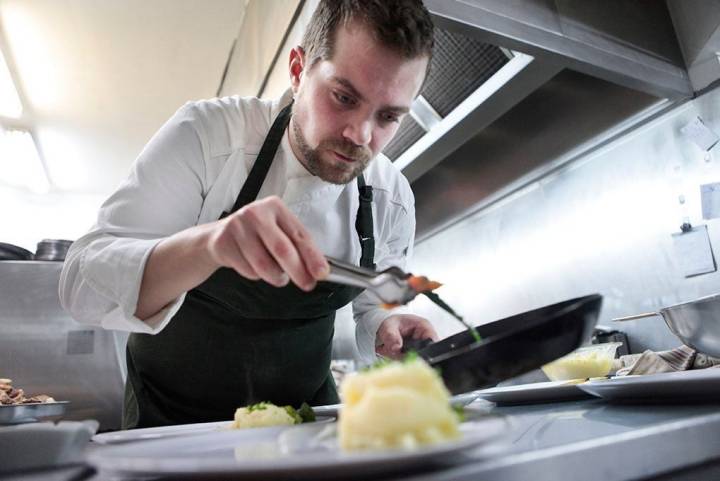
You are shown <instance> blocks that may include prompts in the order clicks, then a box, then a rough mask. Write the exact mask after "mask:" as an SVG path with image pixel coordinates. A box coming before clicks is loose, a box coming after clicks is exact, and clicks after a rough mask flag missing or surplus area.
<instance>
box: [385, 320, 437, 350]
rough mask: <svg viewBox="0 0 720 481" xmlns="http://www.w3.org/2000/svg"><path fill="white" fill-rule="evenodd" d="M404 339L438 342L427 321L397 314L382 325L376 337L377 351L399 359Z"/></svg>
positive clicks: (433, 330) (435, 333)
mask: <svg viewBox="0 0 720 481" xmlns="http://www.w3.org/2000/svg"><path fill="white" fill-rule="evenodd" d="M403 338H411V339H432V340H433V341H437V340H438V335H437V332H435V329H434V328H433V327H432V325H431V324H430V322H429V321H428V320H427V319H423V318H422V317H419V316H414V315H412V314H397V315H394V316H390V317H388V318H387V319H385V320H384V321H383V322H382V324H380V327H379V328H378V331H377V335H376V337H375V351H376V352H377V353H378V354H380V355H382V356H385V357H390V358H392V359H398V358H400V357H401V356H402V346H403Z"/></svg>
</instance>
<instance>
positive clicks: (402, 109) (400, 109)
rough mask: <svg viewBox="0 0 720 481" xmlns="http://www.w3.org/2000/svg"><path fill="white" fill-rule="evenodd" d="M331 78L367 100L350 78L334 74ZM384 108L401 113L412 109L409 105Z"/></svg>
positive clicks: (361, 98)
mask: <svg viewBox="0 0 720 481" xmlns="http://www.w3.org/2000/svg"><path fill="white" fill-rule="evenodd" d="M331 80H332V81H334V82H336V83H339V84H340V85H342V86H343V87H344V88H345V89H346V90H348V91H349V92H350V94H351V95H352V96H353V97H357V98H358V99H360V100H365V97H363V96H362V94H361V93H360V92H358V90H357V89H356V88H355V86H354V85H353V84H352V83H351V82H350V81H349V80H348V79H345V78H342V77H336V76H333V77H331ZM382 110H390V111H393V112H396V113H399V114H406V113H408V112H409V111H410V109H409V108H408V107H400V106H395V105H387V106H384V107H383V108H382Z"/></svg>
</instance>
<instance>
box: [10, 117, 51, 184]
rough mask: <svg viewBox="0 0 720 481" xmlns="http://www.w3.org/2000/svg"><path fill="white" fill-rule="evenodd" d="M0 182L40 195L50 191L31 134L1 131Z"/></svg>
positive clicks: (20, 131)
mask: <svg viewBox="0 0 720 481" xmlns="http://www.w3.org/2000/svg"><path fill="white" fill-rule="evenodd" d="M0 182H1V183H3V184H8V185H12V186H16V187H24V188H27V189H30V190H31V191H33V192H36V193H38V194H42V193H46V192H47V191H48V190H49V189H50V182H49V181H48V178H47V175H46V174H45V168H44V167H43V165H42V161H41V160H40V155H39V154H38V151H37V148H36V146H35V142H34V140H33V138H32V135H30V133H29V132H26V131H23V130H2V129H0Z"/></svg>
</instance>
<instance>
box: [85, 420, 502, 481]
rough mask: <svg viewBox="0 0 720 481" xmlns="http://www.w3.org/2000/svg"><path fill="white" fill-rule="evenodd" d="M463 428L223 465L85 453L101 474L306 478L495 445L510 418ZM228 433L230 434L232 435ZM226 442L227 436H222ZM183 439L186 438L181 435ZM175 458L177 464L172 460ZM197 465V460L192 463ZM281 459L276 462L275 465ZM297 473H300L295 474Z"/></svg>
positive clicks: (200, 436) (108, 447)
mask: <svg viewBox="0 0 720 481" xmlns="http://www.w3.org/2000/svg"><path fill="white" fill-rule="evenodd" d="M491 422H492V423H493V426H494V427H493V428H492V429H490V430H488V429H487V427H488V426H487V425H488V424H489V423H491ZM469 426H475V428H474V429H473V431H472V433H473V434H475V435H474V436H467V437H464V438H461V439H459V440H452V441H448V442H443V443H438V444H433V445H429V446H421V447H419V448H417V449H412V450H383V451H360V452H352V453H344V452H342V451H337V452H333V453H332V454H331V455H330V457H329V456H328V452H325V451H318V452H313V453H298V454H297V455H294V456H290V457H279V458H273V459H264V460H257V461H254V462H251V463H242V464H240V463H237V462H234V463H231V462H229V461H224V462H220V463H218V462H217V461H213V462H210V461H207V460H206V461H205V464H203V462H202V457H198V456H194V457H190V458H188V457H185V458H180V455H178V457H167V456H148V457H145V458H143V457H142V456H141V457H138V456H128V455H124V456H123V455H118V454H115V453H112V451H120V452H121V454H122V450H127V449H128V448H130V445H129V444H127V443H123V444H114V445H106V446H103V447H102V448H99V449H97V450H95V451H93V452H91V453H88V457H87V460H88V462H89V463H90V464H92V465H94V466H95V467H97V468H98V469H100V470H101V472H102V471H109V472H113V473H122V474H135V475H140V474H147V475H189V474H213V475H215V474H234V475H236V476H264V475H280V474H284V473H286V472H292V473H294V474H296V475H298V476H302V475H303V474H306V475H311V474H315V473H317V472H319V471H323V470H326V469H337V470H348V469H353V468H356V469H357V468H366V470H367V471H381V470H382V468H380V467H378V466H377V465H378V464H379V463H380V464H383V465H388V464H389V465H390V466H391V467H397V466H403V465H408V464H413V463H416V462H417V460H426V461H427V462H429V461H431V460H436V459H438V458H442V457H443V456H448V455H453V454H459V453H462V452H463V451H466V450H468V449H472V448H477V447H480V446H483V445H486V444H488V443H492V442H495V441H500V440H502V439H503V438H505V436H506V435H507V433H508V432H509V431H510V429H509V427H510V426H511V422H510V420H509V419H508V418H507V417H506V416H503V415H497V414H489V415H486V416H483V417H482V418H479V419H476V420H472V421H467V422H465V423H463V424H462V425H461V427H465V429H466V430H467V429H468V427H469ZM274 428H276V429H278V433H277V435H279V434H280V433H282V431H284V430H285V429H292V426H290V427H277V426H276V427H274ZM236 433H237V431H236V432H234V434H236ZM215 435H217V433H204V434H198V435H197V440H198V441H201V440H202V439H204V437H206V436H215ZM228 437H229V439H228V441H230V440H231V439H230V438H232V436H228ZM186 439H187V437H186ZM169 440H170V439H169V438H168V439H164V440H163V439H157V440H149V441H145V442H144V445H145V446H149V445H150V443H153V445H159V443H162V442H164V441H169ZM178 460H179V461H180V462H178ZM198 461H200V462H198ZM280 461H281V462H280ZM298 470H301V471H302V472H298Z"/></svg>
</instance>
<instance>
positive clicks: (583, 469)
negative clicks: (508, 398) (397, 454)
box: [7, 400, 720, 481]
mask: <svg viewBox="0 0 720 481" xmlns="http://www.w3.org/2000/svg"><path fill="white" fill-rule="evenodd" d="M472 406H473V408H475V409H479V410H482V411H487V412H492V413H495V414H501V415H505V416H507V417H508V419H509V420H510V423H511V429H510V431H509V432H508V435H507V443H506V444H504V445H502V446H500V447H495V448H493V451H494V452H492V453H491V454H490V453H489V452H488V451H487V448H485V450H483V448H481V449H479V450H477V451H473V452H469V453H467V454H466V455H464V456H463V458H461V459H455V460H453V461H452V462H451V461H448V464H447V465H445V466H437V467H435V468H433V469H431V470H428V469H425V470H423V471H422V472H415V473H405V474H404V475H402V476H392V477H387V478H383V479H387V480H388V481H389V480H396V481H430V480H432V481H446V480H478V479H483V480H503V481H506V480H528V479H532V480H533V481H544V480H548V481H549V480H552V481H557V480H560V479H562V480H565V479H567V480H571V479H582V480H583V481H615V480H629V479H656V480H665V479H673V480H676V479H688V480H690V479H692V480H693V481H698V480H704V479H708V480H710V479H719V476H720V403H710V404H695V405H683V404H667V405H611V404H608V403H606V402H604V401H596V400H590V401H577V402H566V403H553V404H545V405H532V406H517V407H493V406H492V405H489V404H483V403H474V404H473V405H472ZM7 479H12V480H15V481H35V480H40V479H54V480H58V481H69V480H70V479H72V480H74V481H80V480H84V481H98V480H100V479H107V476H106V475H103V474H97V473H96V474H93V473H92V471H87V470H83V468H82V467H77V468H73V469H65V470H56V471H53V472H43V473H37V474H33V475H24V476H15V477H9V478H7ZM113 479H116V480H118V481H121V478H113ZM195 479H198V478H195ZM333 479H337V478H336V477H335V478H333ZM125 481H129V480H125Z"/></svg>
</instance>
